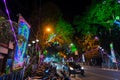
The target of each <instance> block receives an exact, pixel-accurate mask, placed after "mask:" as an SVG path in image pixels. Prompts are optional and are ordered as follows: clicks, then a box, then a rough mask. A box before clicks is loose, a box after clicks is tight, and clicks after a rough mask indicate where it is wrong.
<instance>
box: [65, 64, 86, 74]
mask: <svg viewBox="0 0 120 80" xmlns="http://www.w3.org/2000/svg"><path fill="white" fill-rule="evenodd" d="M66 66H67V67H68V73H69V76H70V75H71V74H74V76H75V74H81V75H82V76H84V74H85V72H84V67H83V66H80V64H78V63H76V62H68V63H67V65H66Z"/></svg>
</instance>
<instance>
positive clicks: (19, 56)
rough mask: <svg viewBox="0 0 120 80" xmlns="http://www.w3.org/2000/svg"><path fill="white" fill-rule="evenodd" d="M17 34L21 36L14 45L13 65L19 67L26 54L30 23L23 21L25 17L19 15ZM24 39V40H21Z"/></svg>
mask: <svg viewBox="0 0 120 80" xmlns="http://www.w3.org/2000/svg"><path fill="white" fill-rule="evenodd" d="M18 24H19V25H18V36H21V38H20V39H18V45H16V49H15V54H14V67H21V66H23V63H24V61H25V59H26V58H27V56H26V47H27V43H28V38H29V33H30V25H29V24H28V23H27V22H26V21H25V19H24V18H23V17H22V16H21V15H19V22H18ZM23 39H24V40H23Z"/></svg>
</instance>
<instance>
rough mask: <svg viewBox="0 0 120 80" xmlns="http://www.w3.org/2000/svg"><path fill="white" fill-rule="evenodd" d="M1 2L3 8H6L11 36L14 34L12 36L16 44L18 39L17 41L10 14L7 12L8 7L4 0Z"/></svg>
mask: <svg viewBox="0 0 120 80" xmlns="http://www.w3.org/2000/svg"><path fill="white" fill-rule="evenodd" d="M3 2H4V5H5V9H6V13H7V16H8V19H9V23H10V27H11V30H12V32H13V36H14V38H15V42H16V44H17V43H18V41H17V36H16V34H15V30H14V27H13V24H12V20H11V19H10V14H9V11H8V8H7V5H6V0H3Z"/></svg>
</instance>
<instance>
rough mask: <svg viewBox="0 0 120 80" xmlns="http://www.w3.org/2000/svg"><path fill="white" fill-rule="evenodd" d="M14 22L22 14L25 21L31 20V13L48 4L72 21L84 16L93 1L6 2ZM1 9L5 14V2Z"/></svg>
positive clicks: (41, 0) (19, 0)
mask: <svg viewBox="0 0 120 80" xmlns="http://www.w3.org/2000/svg"><path fill="white" fill-rule="evenodd" d="M6 1H7V6H8V8H9V11H10V16H11V18H12V20H16V19H17V18H18V17H17V14H18V13H21V14H22V15H23V17H24V18H25V19H29V17H30V14H31V11H32V10H34V9H39V8H40V7H41V6H42V5H44V4H45V3H47V2H52V3H54V4H56V5H57V6H58V8H59V9H60V10H61V12H62V14H63V16H64V17H65V18H66V19H68V20H71V19H73V17H74V16H75V15H82V14H83V12H85V11H86V9H87V8H88V7H89V5H90V4H91V0H6ZM0 9H1V10H2V11H3V12H5V8H4V4H3V0H0Z"/></svg>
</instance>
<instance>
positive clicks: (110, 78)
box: [71, 67, 120, 80]
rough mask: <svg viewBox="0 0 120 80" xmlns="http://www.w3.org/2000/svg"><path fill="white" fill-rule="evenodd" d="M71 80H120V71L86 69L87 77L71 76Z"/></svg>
mask: <svg viewBox="0 0 120 80" xmlns="http://www.w3.org/2000/svg"><path fill="white" fill-rule="evenodd" d="M71 80H120V71H117V70H107V69H102V68H95V67H85V76H84V77H83V76H81V75H76V77H75V78H74V76H73V75H72V76H71Z"/></svg>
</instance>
